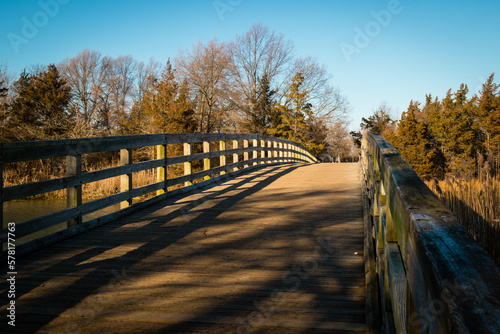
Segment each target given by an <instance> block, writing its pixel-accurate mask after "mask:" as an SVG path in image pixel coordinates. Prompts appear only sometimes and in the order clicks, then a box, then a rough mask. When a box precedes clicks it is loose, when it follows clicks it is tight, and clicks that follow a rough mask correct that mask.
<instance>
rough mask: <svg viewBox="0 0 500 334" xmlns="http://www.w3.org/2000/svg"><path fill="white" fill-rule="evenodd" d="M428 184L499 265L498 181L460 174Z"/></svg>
mask: <svg viewBox="0 0 500 334" xmlns="http://www.w3.org/2000/svg"><path fill="white" fill-rule="evenodd" d="M427 184H428V186H429V187H430V188H431V189H432V190H433V191H434V193H436V195H438V196H439V198H440V199H441V200H442V201H443V202H444V203H445V204H446V206H447V207H448V208H449V209H450V210H451V211H452V212H453V213H454V214H455V216H456V217H457V218H458V220H459V221H460V223H461V224H462V225H463V226H464V227H465V228H466V229H467V231H469V233H470V234H471V235H472V236H473V237H474V239H475V240H476V241H477V242H478V243H479V244H480V245H481V246H482V247H483V248H484V249H485V250H486V252H487V253H488V254H489V255H490V256H491V258H492V259H493V260H494V261H495V262H496V263H497V264H499V265H500V180H499V179H498V178H493V177H490V176H489V175H486V176H482V177H480V178H476V177H472V176H471V175H459V176H447V177H446V178H445V179H444V180H442V181H437V180H433V181H431V182H428V183H427Z"/></svg>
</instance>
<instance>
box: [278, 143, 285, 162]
mask: <svg viewBox="0 0 500 334" xmlns="http://www.w3.org/2000/svg"><path fill="white" fill-rule="evenodd" d="M283 146H284V144H283V143H282V142H279V143H278V147H279V149H280V151H279V153H278V155H279V157H280V159H279V162H285V161H284V160H285V159H283Z"/></svg>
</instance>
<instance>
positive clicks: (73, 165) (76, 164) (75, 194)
mask: <svg viewBox="0 0 500 334" xmlns="http://www.w3.org/2000/svg"><path fill="white" fill-rule="evenodd" d="M81 173H82V156H81V155H75V156H67V157H66V176H76V177H79V175H80V174H81ZM80 205H82V186H81V185H78V186H76V187H70V188H66V207H68V208H74V207H77V206H80ZM81 223H82V216H81V215H79V216H78V217H77V218H76V219H71V220H70V221H68V222H67V226H68V227H70V226H76V225H78V224H81Z"/></svg>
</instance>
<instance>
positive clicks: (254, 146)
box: [252, 139, 259, 166]
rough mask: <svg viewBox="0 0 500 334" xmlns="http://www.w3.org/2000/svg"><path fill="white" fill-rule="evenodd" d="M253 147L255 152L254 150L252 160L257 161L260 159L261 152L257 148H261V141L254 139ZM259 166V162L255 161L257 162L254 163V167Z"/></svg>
mask: <svg viewBox="0 0 500 334" xmlns="http://www.w3.org/2000/svg"><path fill="white" fill-rule="evenodd" d="M252 146H253V148H254V150H253V154H252V158H253V159H257V158H258V156H259V152H258V151H257V147H258V146H259V141H258V140H257V139H254V140H253V143H252ZM257 164H258V162H257V161H255V162H254V163H253V165H254V166H255V165H257Z"/></svg>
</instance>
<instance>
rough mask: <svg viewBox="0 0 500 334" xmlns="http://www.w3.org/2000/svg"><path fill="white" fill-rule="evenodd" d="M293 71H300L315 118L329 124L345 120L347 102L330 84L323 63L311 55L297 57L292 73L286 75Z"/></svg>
mask: <svg viewBox="0 0 500 334" xmlns="http://www.w3.org/2000/svg"><path fill="white" fill-rule="evenodd" d="M295 73H301V74H302V75H303V77H304V80H303V83H302V88H303V90H304V91H305V92H307V101H306V102H308V103H310V104H311V106H312V115H313V116H314V117H315V118H318V119H321V121H323V122H325V123H327V124H330V125H332V124H334V123H336V122H346V117H347V114H348V112H349V110H350V106H349V103H348V102H347V99H346V97H345V96H343V95H342V94H341V93H340V90H339V89H338V88H334V87H333V86H332V85H331V83H330V82H331V80H332V76H331V74H329V73H328V70H327V68H326V66H325V65H322V64H319V63H318V61H317V59H315V58H312V57H306V58H298V59H296V60H295V63H294V66H293V74H292V72H290V75H289V76H288V77H290V76H292V75H294V74H295ZM285 94H286V93H285ZM287 102H288V101H285V103H287Z"/></svg>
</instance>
